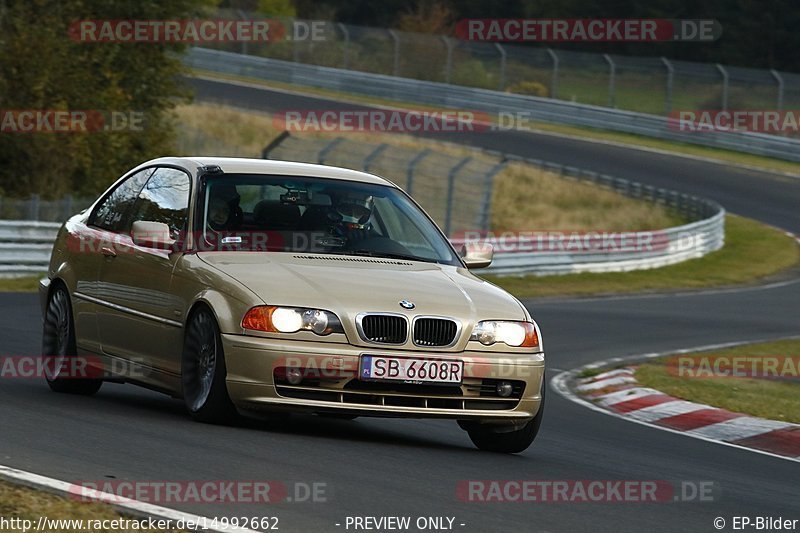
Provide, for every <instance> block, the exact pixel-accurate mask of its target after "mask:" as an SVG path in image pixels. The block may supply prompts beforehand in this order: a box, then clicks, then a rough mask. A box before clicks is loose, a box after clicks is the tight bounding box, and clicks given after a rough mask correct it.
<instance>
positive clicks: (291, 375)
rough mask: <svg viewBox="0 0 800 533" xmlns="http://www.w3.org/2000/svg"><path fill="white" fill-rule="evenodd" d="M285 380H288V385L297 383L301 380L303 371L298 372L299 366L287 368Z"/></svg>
mask: <svg viewBox="0 0 800 533" xmlns="http://www.w3.org/2000/svg"><path fill="white" fill-rule="evenodd" d="M286 381H288V382H289V384H290V385H299V384H300V382H301V381H303V373H302V372H300V369H299V368H287V369H286Z"/></svg>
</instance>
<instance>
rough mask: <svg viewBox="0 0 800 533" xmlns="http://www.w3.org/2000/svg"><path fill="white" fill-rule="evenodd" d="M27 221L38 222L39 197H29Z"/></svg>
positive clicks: (36, 195)
mask: <svg viewBox="0 0 800 533" xmlns="http://www.w3.org/2000/svg"><path fill="white" fill-rule="evenodd" d="M28 220H39V195H38V194H33V195H31V199H30V200H29V201H28Z"/></svg>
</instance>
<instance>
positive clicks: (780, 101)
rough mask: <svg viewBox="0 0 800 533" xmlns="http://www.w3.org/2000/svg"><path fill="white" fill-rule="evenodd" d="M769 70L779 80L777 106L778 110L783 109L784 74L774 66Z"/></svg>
mask: <svg viewBox="0 0 800 533" xmlns="http://www.w3.org/2000/svg"><path fill="white" fill-rule="evenodd" d="M769 72H770V74H772V77H773V78H775V81H777V82H778V106H777V107H778V111H783V88H784V85H783V76H781V73H780V72H778V71H777V70H775V69H774V68H773V69H771V70H770V71H769Z"/></svg>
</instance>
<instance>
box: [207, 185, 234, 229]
mask: <svg viewBox="0 0 800 533" xmlns="http://www.w3.org/2000/svg"><path fill="white" fill-rule="evenodd" d="M240 201H241V196H239V193H238V192H237V191H236V186H234V185H231V184H227V183H214V184H212V185H211V187H210V190H209V197H208V212H207V217H206V218H207V224H208V227H209V228H210V229H211V230H213V231H215V232H224V231H231V230H235V229H236V228H238V227H239V224H240V223H241V216H242V209H241V207H239V203H240Z"/></svg>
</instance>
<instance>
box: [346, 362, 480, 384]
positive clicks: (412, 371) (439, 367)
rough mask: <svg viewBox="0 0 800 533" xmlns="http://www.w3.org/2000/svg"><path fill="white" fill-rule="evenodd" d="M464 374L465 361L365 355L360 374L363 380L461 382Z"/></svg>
mask: <svg viewBox="0 0 800 533" xmlns="http://www.w3.org/2000/svg"><path fill="white" fill-rule="evenodd" d="M463 374H464V362H463V361H452V360H450V361H447V360H441V359H420V358H417V357H387V356H382V355H364V356H362V357H361V371H360V373H359V376H360V377H361V379H363V380H380V381H403V382H407V383H456V384H460V383H461V378H462V377H463Z"/></svg>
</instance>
